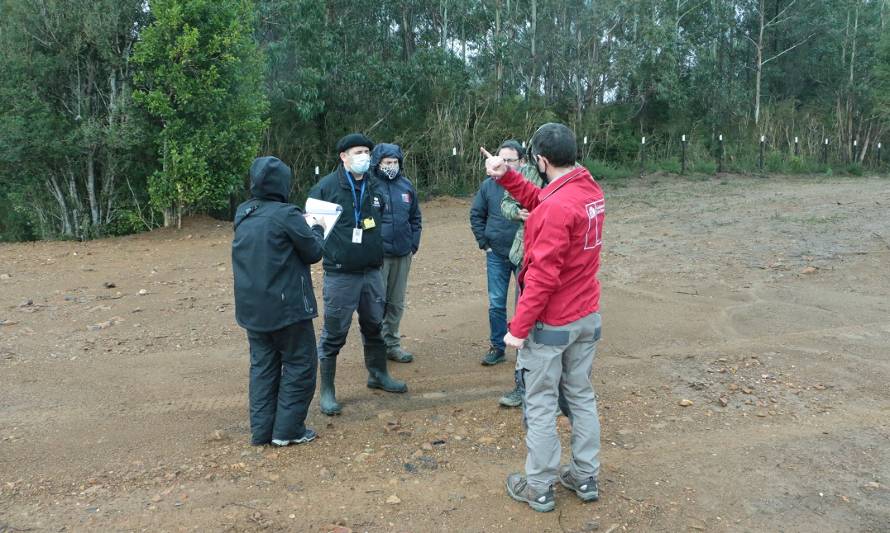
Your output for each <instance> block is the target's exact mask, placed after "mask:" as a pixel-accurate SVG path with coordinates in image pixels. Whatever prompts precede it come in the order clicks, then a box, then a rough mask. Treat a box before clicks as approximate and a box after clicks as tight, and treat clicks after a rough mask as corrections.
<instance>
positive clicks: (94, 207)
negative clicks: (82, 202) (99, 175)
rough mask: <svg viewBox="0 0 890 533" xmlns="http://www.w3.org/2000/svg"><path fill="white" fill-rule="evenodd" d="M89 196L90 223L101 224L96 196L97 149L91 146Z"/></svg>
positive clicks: (88, 156)
mask: <svg viewBox="0 0 890 533" xmlns="http://www.w3.org/2000/svg"><path fill="white" fill-rule="evenodd" d="M87 197H88V198H89V201H90V223H91V224H92V225H93V227H96V226H99V225H100V223H101V218H100V216H99V201H98V199H97V198H96V149H95V148H91V149H90V151H89V153H88V154H87Z"/></svg>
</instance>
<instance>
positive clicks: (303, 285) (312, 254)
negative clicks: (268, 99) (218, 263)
mask: <svg viewBox="0 0 890 533" xmlns="http://www.w3.org/2000/svg"><path fill="white" fill-rule="evenodd" d="M290 186H291V171H290V168H288V166H287V165H285V164H284V163H282V162H281V161H280V160H279V159H277V158H275V157H260V158H257V159H256V160H254V162H253V164H252V165H251V166H250V193H251V196H252V197H251V198H250V200H248V201H246V202H244V203H243V204H241V205H240V206H238V210H237V211H236V213H235V228H234V229H235V237H234V239H233V240H232V273H233V274H234V278H235V320H237V322H238V325H240V326H241V327H243V328H244V329H246V330H247V341H248V343H249V345H250V388H249V398H250V433H251V442H252V444H254V445H263V444H269V443H271V444H274V445H277V446H287V445H288V444H300V443H303V442H309V441H311V440H313V439H314V438H315V431H313V430H312V429H311V428H307V427H306V425H305V420H306V414H307V413H308V411H309V403H310V402H311V401H312V395H313V393H314V392H315V372H316V370H315V367H316V365H317V363H316V357H317V355H316V348H315V330H314V329H313V328H312V319H313V318H315V317H316V316H318V312H317V310H316V303H315V295H314V293H313V292H312V275H311V273H310V270H309V265H311V264H313V263H317V262H318V261H319V260H321V256H322V243H323V242H324V241H323V238H322V235H323V232H324V228H323V227H322V226H321V224H320V223H319V221H317V220H316V219H315V218H314V217H311V216H306V215H303V213H302V211H300V208H298V207H297V206H295V205H292V204H289V203H287V196H288V192H289V191H290ZM310 224H311V226H312V227H311V228H310Z"/></svg>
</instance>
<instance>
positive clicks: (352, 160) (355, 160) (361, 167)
mask: <svg viewBox="0 0 890 533" xmlns="http://www.w3.org/2000/svg"><path fill="white" fill-rule="evenodd" d="M370 166H371V156H370V155H368V154H355V155H352V156H349V170H350V171H352V173H353V174H364V173H365V172H367V171H368V168H369V167H370Z"/></svg>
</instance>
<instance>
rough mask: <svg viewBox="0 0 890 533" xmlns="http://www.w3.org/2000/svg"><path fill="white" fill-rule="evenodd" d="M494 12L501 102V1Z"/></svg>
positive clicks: (498, 94)
mask: <svg viewBox="0 0 890 533" xmlns="http://www.w3.org/2000/svg"><path fill="white" fill-rule="evenodd" d="M494 9H495V11H494V56H495V75H496V76H497V77H496V80H497V88H496V93H495V98H496V99H497V101H498V102H500V101H501V82H502V80H503V78H504V61H503V58H502V57H501V0H497V1H496V2H495V8H494Z"/></svg>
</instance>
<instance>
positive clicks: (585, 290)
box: [500, 167, 606, 339]
mask: <svg viewBox="0 0 890 533" xmlns="http://www.w3.org/2000/svg"><path fill="white" fill-rule="evenodd" d="M500 183H501V185H503V186H504V188H505V189H507V191H508V192H509V193H510V194H512V195H513V197H514V198H516V200H517V201H518V202H519V203H520V204H521V205H522V206H523V207H524V208H526V209H528V210H529V211H531V216H529V218H528V220H527V221H526V223H525V257H524V260H523V267H522V271H520V273H519V286H520V287H522V293H521V295H520V297H519V303H518V304H517V306H516V314H515V316H514V317H513V320H512V321H511V322H510V325H509V329H510V333H512V334H513V336H515V337H518V338H520V339H524V338H527V337H528V335H529V332H530V331H531V329H532V327H534V325H535V322H538V321H540V322H543V323H545V324H547V325H549V326H562V325H565V324H568V323H569V322H574V321H575V320H578V319H579V318H582V317H585V316H587V315H589V314H590V313H594V312H596V311H599V300H600V284H599V281H598V280H597V279H596V275H597V272H598V271H599V268H600V250H601V249H602V236H603V220H604V219H605V213H606V204H605V199H604V197H603V190H602V189H600V186H599V185H598V184H597V182H596V181H595V180H594V179H593V177H592V176H591V175H590V172H588V171H587V169H586V168H584V167H577V168H575V169H574V170H572V171H570V172H569V173H568V174H566V175H564V176H562V177H561V178H559V179H557V180H556V181H554V182H552V183H550V184H549V185H547V186H546V187H545V188H544V189H543V190H542V189H539V188H538V187H535V186H534V185H533V184H532V183H529V182H528V181H527V180H526V179H524V178H523V177H522V174H520V173H519V172H517V171H515V170H513V169H510V170H508V171H507V173H506V174H504V176H503V177H502V178H501V179H500Z"/></svg>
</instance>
